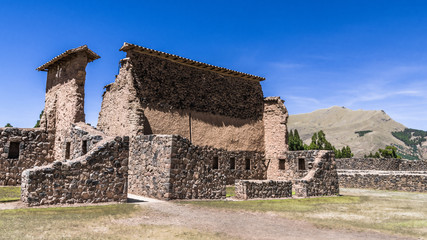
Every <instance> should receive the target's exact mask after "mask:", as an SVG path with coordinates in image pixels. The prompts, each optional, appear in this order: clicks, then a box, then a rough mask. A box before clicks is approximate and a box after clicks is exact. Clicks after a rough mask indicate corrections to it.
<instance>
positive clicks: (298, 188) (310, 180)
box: [288, 150, 340, 197]
mask: <svg viewBox="0 0 427 240" xmlns="http://www.w3.org/2000/svg"><path fill="white" fill-rule="evenodd" d="M296 152H307V154H309V155H311V156H314V161H313V162H312V167H311V169H310V170H309V171H308V173H307V174H306V175H305V176H304V177H303V178H301V179H295V180H293V181H292V185H293V188H294V190H295V196H296V197H312V196H333V195H338V194H339V187H340V186H339V182H338V173H337V169H336V164H335V155H334V152H333V151H327V150H314V151H296ZM296 152H289V153H290V155H288V157H293V156H294V157H298V158H299V157H301V155H300V153H296Z"/></svg>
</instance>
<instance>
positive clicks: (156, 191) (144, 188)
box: [128, 135, 172, 199]
mask: <svg viewBox="0 0 427 240" xmlns="http://www.w3.org/2000/svg"><path fill="white" fill-rule="evenodd" d="M171 154H172V137H171V136H165V135H137V136H132V138H131V141H130V149H129V182H128V184H129V187H128V189H129V193H133V194H137V195H142V196H147V197H154V198H158V199H170V198H171V194H170V192H171V190H172V186H171V184H170V182H171V180H170V168H171V156H172V155H171Z"/></svg>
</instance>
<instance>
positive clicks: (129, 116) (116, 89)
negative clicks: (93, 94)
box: [97, 59, 144, 136]
mask: <svg viewBox="0 0 427 240" xmlns="http://www.w3.org/2000/svg"><path fill="white" fill-rule="evenodd" d="M120 64H121V67H120V72H119V74H118V75H117V76H116V80H115V82H114V83H111V84H108V85H107V86H105V87H104V88H105V92H104V94H103V95H102V105H101V111H100V112H99V117H98V125H97V128H98V129H100V130H101V131H103V132H104V133H106V134H107V135H110V136H125V135H126V136H131V135H137V134H139V133H143V130H144V113H143V109H142V106H141V103H140V100H139V99H138V97H137V93H136V89H135V87H134V79H133V76H132V73H131V67H132V66H131V65H130V64H129V62H128V59H122V60H121V61H120Z"/></svg>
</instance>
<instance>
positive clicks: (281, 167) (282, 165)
mask: <svg viewBox="0 0 427 240" xmlns="http://www.w3.org/2000/svg"><path fill="white" fill-rule="evenodd" d="M285 162H286V160H285V159H279V169H280V170H285Z"/></svg>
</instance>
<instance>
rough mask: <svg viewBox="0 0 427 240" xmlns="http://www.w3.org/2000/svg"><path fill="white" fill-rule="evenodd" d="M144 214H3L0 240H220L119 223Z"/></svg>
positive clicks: (121, 210) (92, 210)
mask: <svg viewBox="0 0 427 240" xmlns="http://www.w3.org/2000/svg"><path fill="white" fill-rule="evenodd" d="M145 211H147V210H146V209H144V208H143V207H141V206H138V205H132V204H114V205H103V206H88V207H59V208H30V209H17V210H3V211H0V233H1V234H0V239H220V237H219V236H217V235H215V234H210V233H202V232H199V231H196V230H193V229H188V228H183V227H179V228H178V227H174V226H162V225H144V224H132V222H130V223H129V224H126V223H123V222H119V221H117V220H120V219H122V220H123V219H127V218H131V217H133V216H136V215H138V216H141V215H144V214H145ZM125 222H126V221H125Z"/></svg>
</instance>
